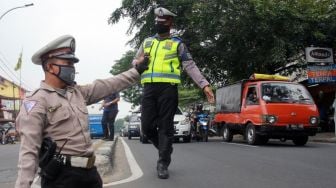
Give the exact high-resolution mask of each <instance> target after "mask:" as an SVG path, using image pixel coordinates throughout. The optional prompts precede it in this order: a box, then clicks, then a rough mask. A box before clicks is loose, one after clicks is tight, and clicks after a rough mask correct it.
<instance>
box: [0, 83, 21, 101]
mask: <svg viewBox="0 0 336 188" xmlns="http://www.w3.org/2000/svg"><path fill="white" fill-rule="evenodd" d="M13 92H14V94H13ZM0 95H1V96H5V97H10V98H13V97H15V98H20V95H19V87H18V86H17V85H15V84H14V89H13V83H12V82H9V81H8V80H5V79H0Z"/></svg>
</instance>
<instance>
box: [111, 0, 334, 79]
mask: <svg viewBox="0 0 336 188" xmlns="http://www.w3.org/2000/svg"><path fill="white" fill-rule="evenodd" d="M335 4H336V3H335V1H334V0H293V1H287V0H235V1H232V0H207V1H203V0H200V1H193V0H179V1H176V0H166V1H153V0H124V1H123V3H122V5H121V7H120V8H118V9H116V10H115V11H114V12H113V13H112V14H111V17H110V19H109V23H110V24H114V23H117V22H118V21H119V19H120V18H122V17H130V18H131V22H130V27H129V30H128V33H132V31H133V30H134V29H135V28H138V29H139V31H138V32H137V33H136V34H135V37H134V38H133V39H132V40H131V41H130V44H131V45H133V46H134V47H138V46H139V45H140V43H141V41H143V40H144V38H146V37H147V36H150V35H152V34H153V33H154V31H153V28H154V27H153V26H154V21H153V20H154V15H153V9H154V8H155V7H157V6H159V5H163V6H165V7H167V8H169V9H171V10H172V11H174V12H176V13H177V14H178V15H179V17H177V18H176V20H175V23H176V25H175V28H176V30H177V33H178V34H179V35H180V36H181V37H182V38H183V39H184V42H185V43H186V44H187V45H188V46H189V48H190V51H191V52H192V54H193V56H194V59H195V61H196V62H197V64H198V66H199V67H200V69H201V70H202V72H203V73H205V75H206V76H207V78H208V79H209V80H210V81H211V82H212V84H214V85H221V84H223V83H225V82H228V81H236V80H239V79H242V78H247V77H249V76H250V75H251V74H252V73H254V72H260V73H273V72H274V71H275V70H277V69H279V68H281V67H283V66H285V65H287V64H288V63H289V62H294V61H298V62H299V63H301V64H302V63H303V60H304V59H303V58H304V51H303V50H304V47H306V46H310V45H316V46H325V47H335V43H336V42H335V36H336V33H335V32H336V30H335V25H336V23H335V20H336V19H335V6H336V5H335ZM242 70H243V71H242ZM184 78H185V77H184ZM185 83H186V84H188V83H189V84H190V83H191V82H190V80H188V79H186V78H185Z"/></svg>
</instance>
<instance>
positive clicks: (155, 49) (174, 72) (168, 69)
mask: <svg viewBox="0 0 336 188" xmlns="http://www.w3.org/2000/svg"><path fill="white" fill-rule="evenodd" d="M179 43H180V41H179V40H173V39H170V38H169V39H166V40H162V41H159V40H157V39H156V38H148V39H146V40H145V41H144V43H143V48H144V52H145V53H148V54H150V62H149V66H148V67H149V68H148V70H146V71H144V72H143V73H142V75H141V83H142V84H143V83H152V82H168V83H181V79H180V75H181V70H180V60H179V59H178V55H177V48H178V45H179Z"/></svg>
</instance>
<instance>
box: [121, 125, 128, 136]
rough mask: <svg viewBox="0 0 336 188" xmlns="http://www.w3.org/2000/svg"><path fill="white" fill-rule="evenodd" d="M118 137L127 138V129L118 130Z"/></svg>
mask: <svg viewBox="0 0 336 188" xmlns="http://www.w3.org/2000/svg"><path fill="white" fill-rule="evenodd" d="M119 135H120V136H121V137H127V136H128V130H127V128H126V127H122V128H121V129H120V132H119Z"/></svg>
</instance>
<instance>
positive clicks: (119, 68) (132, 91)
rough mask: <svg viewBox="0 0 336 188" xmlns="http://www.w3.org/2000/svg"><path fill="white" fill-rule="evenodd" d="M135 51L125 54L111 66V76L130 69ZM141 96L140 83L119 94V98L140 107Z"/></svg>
mask: <svg viewBox="0 0 336 188" xmlns="http://www.w3.org/2000/svg"><path fill="white" fill-rule="evenodd" d="M135 53H136V52H135V51H128V52H126V53H125V54H124V55H123V56H122V57H121V59H119V60H117V61H116V63H115V64H114V65H113V66H112V69H111V71H110V73H111V74H113V75H117V74H120V73H122V72H124V71H127V70H128V69H130V68H131V67H132V64H131V62H132V60H133V58H134V56H135ZM141 95H142V87H141V84H140V82H139V83H138V84H136V85H134V86H132V87H130V88H128V89H125V90H123V91H122V92H121V96H122V97H123V99H124V100H125V101H126V102H129V103H132V105H133V106H137V105H140V99H141Z"/></svg>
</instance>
